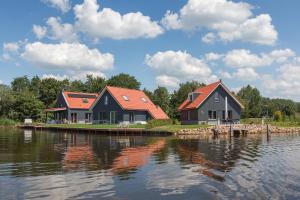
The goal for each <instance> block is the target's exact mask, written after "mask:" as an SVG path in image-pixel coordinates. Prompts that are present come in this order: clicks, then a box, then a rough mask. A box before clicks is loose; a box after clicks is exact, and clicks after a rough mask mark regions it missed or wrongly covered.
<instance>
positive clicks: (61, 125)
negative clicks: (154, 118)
mask: <svg viewBox="0 0 300 200" xmlns="http://www.w3.org/2000/svg"><path fill="white" fill-rule="evenodd" d="M46 126H48V127H61V128H93V129H94V128H99V129H114V128H120V127H119V125H118V124H46ZM128 128H142V129H144V128H146V125H144V124H131V125H129V126H128Z"/></svg>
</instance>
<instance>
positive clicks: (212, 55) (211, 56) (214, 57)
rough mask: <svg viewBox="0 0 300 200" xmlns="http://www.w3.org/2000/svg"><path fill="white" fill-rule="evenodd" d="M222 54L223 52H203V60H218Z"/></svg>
mask: <svg viewBox="0 0 300 200" xmlns="http://www.w3.org/2000/svg"><path fill="white" fill-rule="evenodd" d="M223 56H224V55H223V54H218V53H213V52H210V53H207V54H205V60H207V61H216V60H220V59H221V58H222V57H223Z"/></svg>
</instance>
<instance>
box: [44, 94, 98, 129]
mask: <svg viewBox="0 0 300 200" xmlns="http://www.w3.org/2000/svg"><path fill="white" fill-rule="evenodd" d="M97 97H98V94H96V93H81V92H66V91H63V92H61V93H60V94H59V96H58V98H57V100H56V104H55V106H54V108H48V109H46V113H49V112H52V113H53V114H54V120H52V121H48V123H57V124H67V123H68V124H72V123H74V124H77V123H79V124H85V123H92V111H90V108H91V106H92V104H93V103H94V102H95V100H96V99H97Z"/></svg>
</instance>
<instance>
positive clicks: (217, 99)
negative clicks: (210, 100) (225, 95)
mask: <svg viewBox="0 0 300 200" xmlns="http://www.w3.org/2000/svg"><path fill="white" fill-rule="evenodd" d="M219 102H220V95H219V93H218V92H216V93H215V103H219Z"/></svg>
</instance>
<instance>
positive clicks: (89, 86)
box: [85, 75, 105, 93]
mask: <svg viewBox="0 0 300 200" xmlns="http://www.w3.org/2000/svg"><path fill="white" fill-rule="evenodd" d="M86 79H87V80H86V82H85V87H86V91H87V92H91V93H99V92H100V91H101V90H102V89H103V88H104V86H105V79H104V78H102V77H99V76H96V77H93V75H87V76H86Z"/></svg>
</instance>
